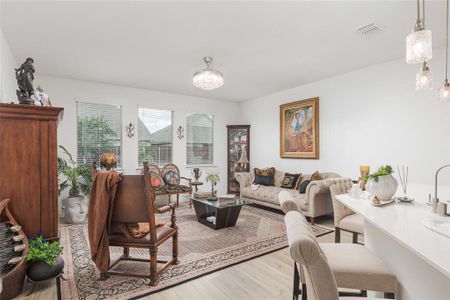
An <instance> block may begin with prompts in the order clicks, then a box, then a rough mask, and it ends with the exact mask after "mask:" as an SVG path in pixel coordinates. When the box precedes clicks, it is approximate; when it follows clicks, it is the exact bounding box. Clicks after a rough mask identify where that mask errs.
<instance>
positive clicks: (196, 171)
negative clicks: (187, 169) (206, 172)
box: [192, 168, 202, 182]
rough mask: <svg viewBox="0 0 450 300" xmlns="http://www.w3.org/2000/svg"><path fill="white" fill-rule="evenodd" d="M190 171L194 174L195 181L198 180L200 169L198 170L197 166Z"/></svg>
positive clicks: (200, 173) (200, 174)
mask: <svg viewBox="0 0 450 300" xmlns="http://www.w3.org/2000/svg"><path fill="white" fill-rule="evenodd" d="M192 173H193V175H194V178H195V182H199V181H200V177H201V176H202V170H200V169H199V168H194V169H192Z"/></svg>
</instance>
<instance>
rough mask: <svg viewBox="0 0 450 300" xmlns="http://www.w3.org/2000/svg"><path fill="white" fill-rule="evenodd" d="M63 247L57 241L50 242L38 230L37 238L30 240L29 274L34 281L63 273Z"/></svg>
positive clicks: (28, 255)
mask: <svg viewBox="0 0 450 300" xmlns="http://www.w3.org/2000/svg"><path fill="white" fill-rule="evenodd" d="M62 250H63V247H62V246H61V245H60V244H59V242H57V241H53V242H49V241H46V240H45V239H44V237H43V236H42V234H41V233H40V232H38V233H37V234H36V237H35V238H30V239H29V240H28V254H27V261H28V263H29V267H28V269H27V272H26V274H27V276H28V278H30V279H31V280H33V281H42V280H47V279H50V278H54V277H56V276H58V275H59V274H61V272H62V270H63V268H64V260H63V259H62V258H61V256H60V254H61V253H62Z"/></svg>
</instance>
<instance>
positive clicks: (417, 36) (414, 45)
mask: <svg viewBox="0 0 450 300" xmlns="http://www.w3.org/2000/svg"><path fill="white" fill-rule="evenodd" d="M422 1H423V7H424V8H425V2H424V1H425V0H422ZM431 57H432V43H431V31H430V30H426V29H425V25H424V22H423V19H421V18H420V3H419V0H417V20H416V24H415V26H414V29H413V32H412V33H410V34H409V35H408V36H407V37H406V63H408V64H420V63H423V62H425V61H427V60H430V59H431Z"/></svg>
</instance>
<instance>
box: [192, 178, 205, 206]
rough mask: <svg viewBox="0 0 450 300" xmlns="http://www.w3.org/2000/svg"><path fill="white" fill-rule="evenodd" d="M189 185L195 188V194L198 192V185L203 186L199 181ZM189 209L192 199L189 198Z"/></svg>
mask: <svg viewBox="0 0 450 300" xmlns="http://www.w3.org/2000/svg"><path fill="white" fill-rule="evenodd" d="M191 185H192V186H194V187H195V192H196V193H197V192H198V187H199V186H200V185H203V182H201V181H193V182H191ZM193 195H194V190H192V196H193ZM189 207H192V199H191V198H189Z"/></svg>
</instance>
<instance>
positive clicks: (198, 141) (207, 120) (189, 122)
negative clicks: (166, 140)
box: [186, 113, 214, 166]
mask: <svg viewBox="0 0 450 300" xmlns="http://www.w3.org/2000/svg"><path fill="white" fill-rule="evenodd" d="M213 132H214V116H213V115H208V114H199V113H189V114H187V115H186V158H187V161H186V163H187V165H190V166H193V165H206V164H213V163H214V157H213V153H214V139H213Z"/></svg>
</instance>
